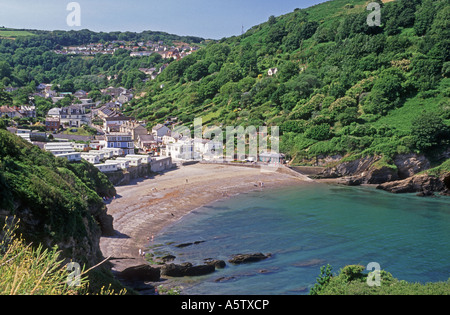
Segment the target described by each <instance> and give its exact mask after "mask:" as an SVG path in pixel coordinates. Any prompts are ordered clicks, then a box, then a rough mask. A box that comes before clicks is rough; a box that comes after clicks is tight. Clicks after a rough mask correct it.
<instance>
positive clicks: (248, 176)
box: [100, 163, 313, 272]
mask: <svg viewBox="0 0 450 315" xmlns="http://www.w3.org/2000/svg"><path fill="white" fill-rule="evenodd" d="M260 183H263V184H264V185H263V187H261V185H260ZM307 183H313V181H312V180H310V179H308V178H307V177H306V176H303V175H300V174H297V173H295V172H294V171H290V170H286V169H284V171H282V172H280V171H277V172H261V170H260V169H258V168H248V167H241V166H230V165H214V164H200V163H198V164H194V165H190V166H181V167H179V168H177V169H174V170H170V171H167V172H165V173H163V174H160V175H156V176H154V177H152V178H148V179H141V180H138V181H135V182H133V183H131V184H130V185H127V186H120V187H116V189H117V196H116V198H115V199H114V200H111V202H110V203H109V204H108V205H107V207H108V214H110V215H112V216H113V218H114V229H115V231H116V235H115V236H114V237H102V238H101V240H100V248H101V250H102V253H103V255H104V256H105V257H111V259H110V262H111V263H112V265H113V271H114V272H120V271H122V270H124V269H126V268H128V267H130V266H136V265H140V264H143V263H145V261H144V259H143V258H142V257H140V256H139V250H140V249H142V250H145V249H146V247H147V246H148V245H149V243H150V241H151V238H152V235H154V236H156V235H157V234H158V233H159V232H160V231H161V230H162V229H163V228H165V227H167V226H169V225H171V224H173V223H174V222H176V221H177V220H180V219H181V218H182V217H183V216H185V215H186V214H188V213H189V212H190V211H192V210H194V209H196V208H198V207H201V206H204V205H207V204H210V203H212V202H214V201H217V200H221V199H225V198H231V197H232V196H234V195H236V194H239V193H244V192H249V191H252V190H256V189H259V190H260V189H271V188H272V187H282V186H292V185H305V184H307Z"/></svg>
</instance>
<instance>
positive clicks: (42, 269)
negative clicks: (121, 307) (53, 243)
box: [0, 224, 126, 295]
mask: <svg viewBox="0 0 450 315" xmlns="http://www.w3.org/2000/svg"><path fill="white" fill-rule="evenodd" d="M16 230H17V225H12V226H11V225H10V224H5V226H4V227H3V229H2V230H1V233H0V295H85V294H91V293H92V290H90V289H89V286H90V284H89V281H88V277H87V274H88V272H89V270H80V274H79V276H78V275H75V274H74V273H73V272H74V271H75V269H73V268H68V267H69V266H68V265H67V264H64V263H63V262H62V261H61V260H60V253H59V252H58V251H57V248H56V247H55V248H53V249H51V250H48V249H44V248H43V247H42V246H41V245H39V246H37V247H34V246H32V245H33V244H25V242H24V241H23V239H22V238H21V237H18V236H16V234H15V232H16ZM96 293H97V294H100V295H112V294H116V292H115V291H114V290H112V289H110V287H108V288H105V287H102V288H100V289H99V290H98V291H97V292H96ZM124 293H126V292H125V291H124V290H123V291H120V292H119V293H118V294H124Z"/></svg>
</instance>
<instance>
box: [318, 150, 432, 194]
mask: <svg viewBox="0 0 450 315" xmlns="http://www.w3.org/2000/svg"><path fill="white" fill-rule="evenodd" d="M389 163H390V164H387V163H386V162H385V161H383V158H382V157H381V156H367V157H363V158H359V159H355V160H353V161H346V162H342V163H339V164H337V165H335V166H332V167H328V168H326V169H325V170H324V171H323V172H321V173H319V174H318V175H317V176H315V178H319V179H320V178H340V183H342V184H345V185H350V186H357V185H362V184H375V185H379V184H384V183H387V182H394V181H398V180H402V179H406V178H410V177H411V176H413V175H415V174H417V173H419V172H422V171H424V170H427V169H429V168H430V161H429V160H428V159H427V158H426V157H425V156H424V155H418V154H415V153H411V154H402V155H397V156H396V157H395V158H394V159H393V160H392V161H390V162H389Z"/></svg>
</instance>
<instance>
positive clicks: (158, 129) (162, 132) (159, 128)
mask: <svg viewBox="0 0 450 315" xmlns="http://www.w3.org/2000/svg"><path fill="white" fill-rule="evenodd" d="M152 134H153V136H154V137H155V138H156V139H162V138H163V137H164V136H166V135H170V129H169V128H167V127H166V126H164V125H162V124H158V125H156V126H155V127H153V128H152Z"/></svg>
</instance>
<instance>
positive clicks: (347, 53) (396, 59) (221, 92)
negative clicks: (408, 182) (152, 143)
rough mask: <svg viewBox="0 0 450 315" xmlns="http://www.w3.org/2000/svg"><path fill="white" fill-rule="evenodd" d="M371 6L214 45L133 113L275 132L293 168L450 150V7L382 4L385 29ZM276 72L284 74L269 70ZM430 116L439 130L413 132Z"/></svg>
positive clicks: (439, 0) (295, 20) (170, 73)
mask: <svg viewBox="0 0 450 315" xmlns="http://www.w3.org/2000/svg"><path fill="white" fill-rule="evenodd" d="M367 3H368V2H367V1H363V0H361V1H358V0H353V1H346V0H334V1H328V2H326V3H323V4H319V5H316V6H313V7H311V8H308V9H304V10H300V9H297V10H295V11H294V12H292V13H289V14H286V15H284V16H280V17H273V16H272V17H270V18H269V20H268V21H267V22H266V23H263V24H261V25H257V26H254V27H253V28H251V29H250V30H249V31H247V32H246V33H245V34H244V35H242V36H237V37H231V38H224V39H222V40H220V41H218V42H210V43H209V44H208V45H207V46H206V47H205V48H203V49H201V50H200V51H198V52H196V53H194V54H192V55H190V56H188V57H186V58H184V59H183V60H181V61H179V62H174V63H172V64H170V65H169V67H168V68H167V69H166V70H165V71H164V72H163V73H162V75H160V76H159V77H158V78H157V79H156V80H155V81H153V82H151V83H149V84H148V86H146V87H144V90H145V91H146V92H147V96H146V97H144V98H142V99H139V100H133V101H132V102H131V103H129V104H128V105H127V106H126V107H125V111H126V113H127V114H129V115H132V116H135V117H137V118H138V119H147V120H149V121H150V122H151V124H156V123H161V122H164V120H165V119H166V118H167V117H169V116H177V117H178V118H179V119H180V120H181V121H182V122H183V123H184V124H185V125H186V126H189V125H191V123H192V121H193V119H194V118H195V117H203V118H204V119H205V120H206V122H205V124H206V125H234V126H236V125H243V126H244V127H245V126H249V125H253V126H262V125H268V126H274V125H278V126H279V127H280V130H281V133H282V134H281V149H282V151H283V153H286V154H287V156H288V158H290V159H291V162H292V163H293V164H302V163H304V162H305V161H307V160H309V159H311V158H313V157H316V156H317V155H335V154H339V155H342V156H362V155H383V156H385V158H386V159H387V160H389V159H392V158H393V157H394V156H395V155H396V154H399V153H409V152H420V153H425V154H429V155H432V154H436V153H439V152H438V151H442V150H445V149H446V148H447V147H448V141H447V140H448V138H449V133H448V131H447V130H448V128H447V127H448V126H449V125H450V121H449V118H450V117H449V116H448V113H449V106H450V98H449V97H450V94H449V89H450V78H449V69H450V64H449V61H448V60H449V49H448V47H449V42H450V34H449V29H450V28H449V27H448V26H449V25H448V18H447V16H448V13H449V10H450V6H449V4H448V2H447V1H443V0H434V1H431V0H423V1H422V0H414V1H409V0H397V1H393V2H388V3H385V4H383V6H382V11H381V15H382V21H383V24H382V25H381V26H380V27H377V26H374V27H369V26H368V25H367V23H366V19H367V15H368V14H369V13H368V11H367V10H366V6H367ZM272 68H277V69H278V72H277V73H276V74H274V75H269V74H268V70H269V69H272ZM422 115H428V116H434V117H435V118H434V119H433V122H434V126H433V127H432V126H430V127H429V128H430V129H428V130H431V131H433V132H431V134H429V133H427V132H424V131H422V132H421V131H420V130H419V127H418V125H416V123H417V122H418V121H417V120H418V119H420V117H422ZM430 123H431V122H430ZM413 126H415V127H414V128H413ZM422 126H423V125H422ZM438 129H439V130H440V131H437V130H438ZM425 133H426V135H425Z"/></svg>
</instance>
